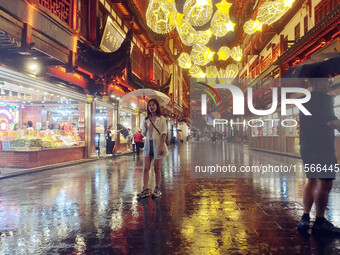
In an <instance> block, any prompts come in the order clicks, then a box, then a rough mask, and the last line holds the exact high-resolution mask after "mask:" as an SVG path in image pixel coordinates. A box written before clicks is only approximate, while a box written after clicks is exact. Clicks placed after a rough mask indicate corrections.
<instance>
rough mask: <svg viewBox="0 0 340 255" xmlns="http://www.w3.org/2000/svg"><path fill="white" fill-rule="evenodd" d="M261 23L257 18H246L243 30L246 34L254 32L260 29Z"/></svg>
mask: <svg viewBox="0 0 340 255" xmlns="http://www.w3.org/2000/svg"><path fill="white" fill-rule="evenodd" d="M262 26H263V23H261V22H260V21H259V20H258V19H256V20H252V19H250V20H248V21H246V22H245V23H244V25H243V31H244V32H245V33H246V34H248V35H251V34H254V33H255V32H256V31H262Z"/></svg>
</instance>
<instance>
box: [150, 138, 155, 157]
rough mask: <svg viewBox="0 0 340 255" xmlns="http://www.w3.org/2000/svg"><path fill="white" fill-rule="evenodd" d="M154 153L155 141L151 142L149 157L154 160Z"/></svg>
mask: <svg viewBox="0 0 340 255" xmlns="http://www.w3.org/2000/svg"><path fill="white" fill-rule="evenodd" d="M154 156H155V155H154V152H153V141H152V140H150V147H149V157H151V158H154Z"/></svg>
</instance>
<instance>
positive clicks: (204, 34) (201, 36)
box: [196, 28, 213, 46]
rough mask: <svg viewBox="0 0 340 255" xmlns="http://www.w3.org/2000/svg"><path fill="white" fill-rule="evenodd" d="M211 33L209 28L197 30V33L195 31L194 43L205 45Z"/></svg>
mask: <svg viewBox="0 0 340 255" xmlns="http://www.w3.org/2000/svg"><path fill="white" fill-rule="evenodd" d="M212 34H213V33H212V31H211V29H210V28H209V29H208V30H205V31H197V33H196V44H199V45H202V46H204V45H206V44H207V43H208V42H209V41H210V38H211V37H212Z"/></svg>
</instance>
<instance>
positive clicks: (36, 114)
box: [0, 83, 85, 166]
mask: <svg viewBox="0 0 340 255" xmlns="http://www.w3.org/2000/svg"><path fill="white" fill-rule="evenodd" d="M0 111H1V112H3V113H4V114H3V116H2V118H0V145H1V146H0V151H41V150H53V149H56V148H58V149H62V148H67V147H79V146H84V145H85V102H79V101H76V100H72V99H70V98H66V97H65V96H63V95H57V94H54V93H51V92H47V91H44V90H43V89H36V88H31V87H24V86H19V85H15V84H10V83H5V84H3V85H2V86H1V95H0ZM18 157H19V155H18ZM18 163H20V162H18ZM0 166H1V164H0Z"/></svg>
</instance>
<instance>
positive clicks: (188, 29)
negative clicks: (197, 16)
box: [176, 13, 197, 46]
mask: <svg viewBox="0 0 340 255" xmlns="http://www.w3.org/2000/svg"><path fill="white" fill-rule="evenodd" d="M176 26H177V30H178V34H179V37H180V38H181V41H182V42H183V44H184V45H186V46H193V45H194V44H196V37H197V32H196V30H195V29H194V28H193V27H192V26H191V25H190V23H189V22H188V21H187V20H186V19H185V18H184V15H183V14H182V13H177V17H176Z"/></svg>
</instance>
